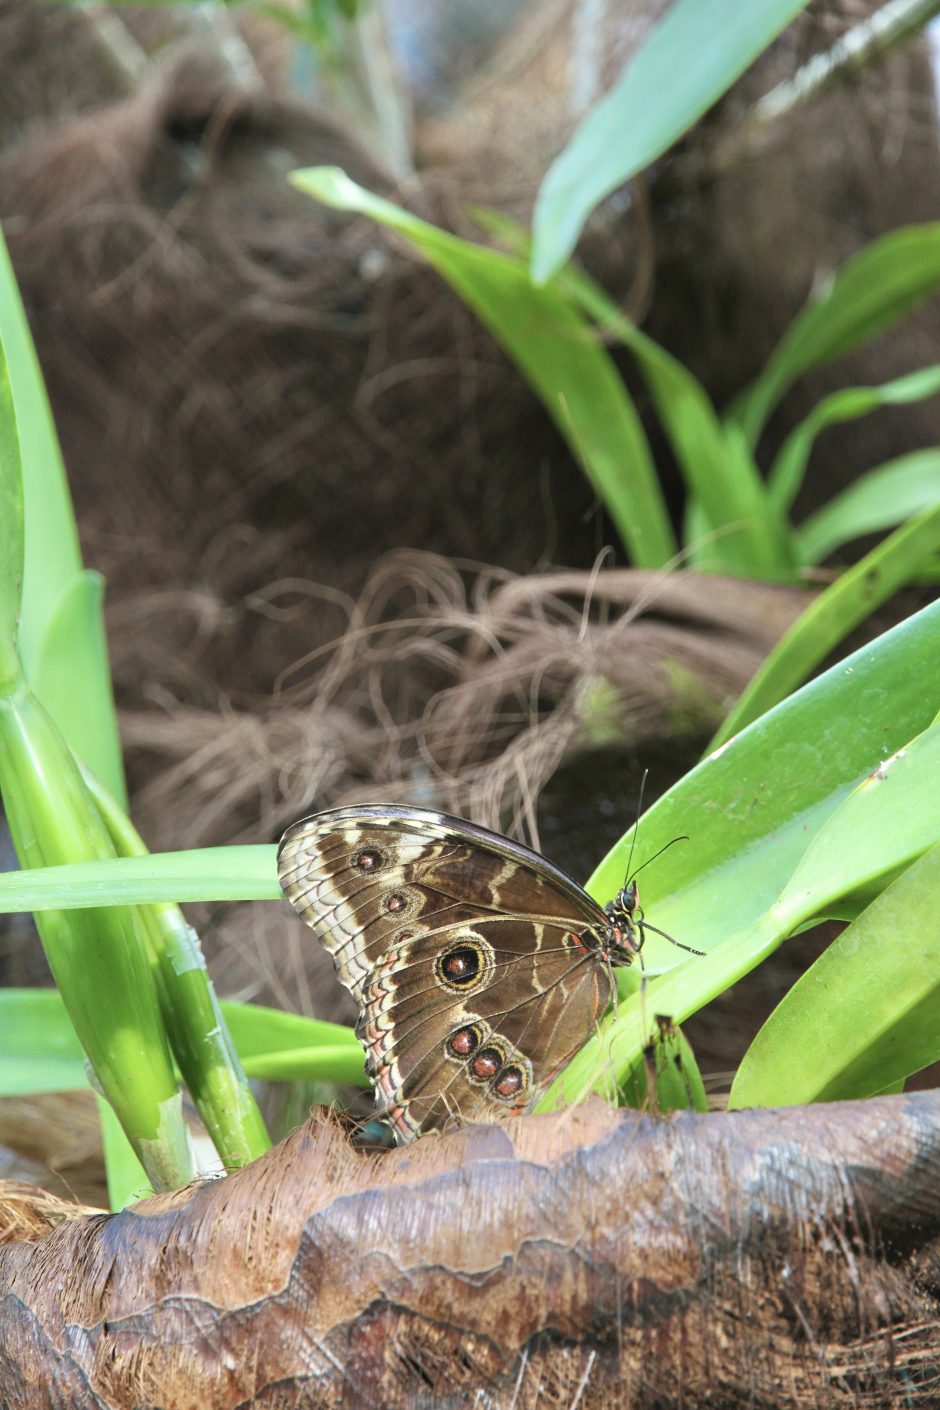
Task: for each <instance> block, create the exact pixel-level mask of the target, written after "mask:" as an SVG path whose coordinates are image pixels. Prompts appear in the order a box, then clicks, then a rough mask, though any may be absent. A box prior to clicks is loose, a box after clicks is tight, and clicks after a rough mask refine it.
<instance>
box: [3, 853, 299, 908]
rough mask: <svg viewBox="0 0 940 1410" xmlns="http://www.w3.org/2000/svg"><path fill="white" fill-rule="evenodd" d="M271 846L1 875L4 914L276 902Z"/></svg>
mask: <svg viewBox="0 0 940 1410" xmlns="http://www.w3.org/2000/svg"><path fill="white" fill-rule="evenodd" d="M282 897H283V892H282V891H281V888H280V886H279V885H278V880H277V848H276V847H275V846H274V845H273V844H260V843H259V844H252V845H248V846H244V845H243V846H237V847H205V848H203V849H202V850H201V851H193V852H152V853H148V855H147V856H146V857H115V858H113V859H111V860H109V861H104V862H77V863H73V864H68V865H64V866H57V867H42V868H33V869H26V870H23V871H18V872H3V873H2V874H0V915H2V914H4V913H5V912H10V911H43V910H49V909H55V910H61V911H64V910H74V909H76V908H81V907H84V906H109V905H110V906H115V905H140V904H144V903H149V902H152V901H179V902H184V901H275V900H281V899H282Z"/></svg>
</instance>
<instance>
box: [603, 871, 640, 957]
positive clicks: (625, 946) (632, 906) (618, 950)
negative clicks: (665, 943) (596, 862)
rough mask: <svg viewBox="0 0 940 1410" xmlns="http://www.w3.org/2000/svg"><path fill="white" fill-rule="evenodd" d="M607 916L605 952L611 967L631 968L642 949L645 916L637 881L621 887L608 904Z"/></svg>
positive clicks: (605, 912)
mask: <svg viewBox="0 0 940 1410" xmlns="http://www.w3.org/2000/svg"><path fill="white" fill-rule="evenodd" d="M604 914H605V915H606V916H607V919H608V921H609V925H608V928H607V935H606V937H605V944H604V948H605V950H606V951H607V954H608V955H609V957H610V962H611V964H615V965H626V964H630V963H631V962H632V961H633V958H634V956H635V955H638V954H639V953H640V949H641V948H642V945H643V912H642V911H641V910H640V893H639V891H638V889H637V884H636V882H635V881H631V882H629V883H628V884H627V885H626V886H621V888H620V890H619V891H618V892H617V894H616V896H615V897H614V899H613V900H612V901H608V902H607V905H606V906H605V907H604Z"/></svg>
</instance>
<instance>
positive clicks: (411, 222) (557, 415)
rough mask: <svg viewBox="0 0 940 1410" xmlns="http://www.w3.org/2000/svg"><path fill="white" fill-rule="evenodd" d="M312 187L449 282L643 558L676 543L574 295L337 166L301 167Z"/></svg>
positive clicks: (623, 397)
mask: <svg viewBox="0 0 940 1410" xmlns="http://www.w3.org/2000/svg"><path fill="white" fill-rule="evenodd" d="M291 180H292V181H293V183H294V184H295V185H296V186H297V187H298V188H299V189H300V190H301V191H305V192H306V193H307V194H308V195H310V196H313V197H315V198H316V199H317V200H319V201H322V202H323V203H324V204H325V205H329V206H333V207H335V208H336V209H338V210H349V211H359V212H360V213H361V214H363V215H367V216H369V217H370V218H371V219H372V220H375V221H377V222H378V223H379V224H381V225H385V226H388V228H389V229H391V230H397V231H398V232H399V233H400V234H402V235H404V236H405V238H406V239H408V240H409V241H410V242H411V243H412V244H413V245H414V246H415V247H416V248H417V249H418V250H419V251H420V252H421V254H422V255H423V256H424V258H425V259H427V261H428V262H429V263H430V264H431V265H433V267H434V268H435V269H436V270H437V271H438V273H439V274H440V275H441V276H442V277H443V278H444V279H446V280H447V281H448V283H450V284H451V285H452V286H453V288H454V289H456V291H457V293H458V294H459V295H460V296H461V298H462V299H464V301H465V302H466V303H467V304H468V306H469V307H470V308H472V309H473V311H474V313H476V315H477V317H478V318H479V319H480V320H481V322H482V323H484V324H485V325H486V327H487V328H488V329H489V330H490V332H491V333H492V334H493V337H494V338H496V339H497V341H498V342H500V343H501V344H502V346H503V347H504V348H505V349H506V351H507V353H508V354H509V356H510V357H511V358H512V359H513V360H514V361H515V363H516V365H517V366H518V367H519V369H520V370H521V371H522V373H523V374H524V375H525V377H526V378H527V379H528V381H529V382H530V383H531V385H532V387H533V388H534V389H535V391H536V392H537V393H538V395H539V396H540V397H541V398H542V400H543V402H544V403H545V407H546V409H547V410H548V412H549V414H550V415H551V417H552V418H553V420H554V421H555V423H556V424H557V426H558V428H559V430H560V431H561V433H562V435H563V436H564V437H565V439H566V440H567V442H568V444H569V446H570V447H571V451H572V454H573V455H574V456H575V458H576V459H577V460H578V461H579V462H580V464H581V465H582V466H583V468H584V471H585V473H586V474H587V476H588V478H589V479H590V481H591V483H592V485H593V486H594V488H595V489H596V491H597V493H598V495H599V496H600V498H601V500H602V501H603V504H604V507H605V509H606V510H607V512H608V514H609V515H610V517H611V519H612V520H613V522H614V524H615V525H616V528H617V531H618V533H619V534H620V536H621V538H622V539H623V542H624V545H625V546H626V548H627V551H628V552H629V554H630V557H631V559H632V560H633V562H634V563H635V564H636V565H637V566H638V567H646V568H657V567H662V566H663V564H665V563H667V562H668V561H669V559H670V558H671V557H672V556H673V555H674V553H675V552H676V541H675V536H674V535H673V532H672V528H671V526H670V523H669V516H668V514H667V511H666V507H665V503H664V501H663V497H662V493H661V491H660V488H659V484H658V482H657V479H656V473H655V469H654V466H653V461H652V457H651V455H650V450H649V446H648V445H647V442H646V437H645V435H644V433H643V428H642V426H641V425H640V420H639V417H638V416H637V413H636V410H635V408H634V406H633V403H632V402H631V401H630V398H629V396H628V394H627V392H626V389H625V387H624V385H623V381H622V379H621V378H620V376H619V374H618V372H617V369H616V367H615V366H614V363H613V361H612V359H611V357H610V355H609V354H608V353H607V351H606V350H605V349H604V348H603V347H602V346H601V344H600V342H599V340H598V339H597V336H596V334H595V333H594V330H593V329H592V328H591V327H590V326H589V325H588V324H587V323H586V322H585V320H584V319H583V318H582V317H581V316H580V314H579V313H578V312H577V310H576V309H575V308H573V307H572V305H571V303H570V302H569V301H568V300H567V299H565V298H564V297H563V296H562V295H561V294H560V293H559V292H558V291H557V290H556V289H552V288H549V289H538V288H536V287H535V286H534V285H533V284H532V282H531V280H530V278H529V273H528V270H527V268H526V266H525V265H524V264H523V262H522V261H521V260H519V259H516V258H515V257H513V256H511V255H507V254H502V253H500V252H499V251H497V250H491V249H487V248H486V247H485V246H483V245H476V244H473V243H472V242H471V241H468V240H461V239H459V238H458V237H457V236H456V235H451V234H449V233H448V232H447V231H445V230H439V229H438V228H437V227H436V226H434V225H430V224H428V222H427V221H424V220H419V219H418V217H417V216H414V215H411V214H410V213H409V212H408V211H405V210H403V209H402V208H401V207H400V206H396V205H393V204H392V203H391V202H390V201H386V200H383V199H382V198H381V197H379V196H375V195H373V194H372V193H371V192H369V191H366V190H364V189H363V188H362V187H361V186H357V185H356V183H355V182H354V181H352V180H351V179H350V178H349V177H348V176H347V175H346V173H345V172H343V171H340V170H339V168H337V167H313V168H311V169H310V170H308V171H297V172H294V173H293V175H292V177H291Z"/></svg>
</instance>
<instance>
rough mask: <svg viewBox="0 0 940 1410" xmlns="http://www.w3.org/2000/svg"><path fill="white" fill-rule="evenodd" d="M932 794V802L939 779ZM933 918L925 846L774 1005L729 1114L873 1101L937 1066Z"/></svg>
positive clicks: (933, 856)
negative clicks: (801, 1104) (858, 1099)
mask: <svg viewBox="0 0 940 1410" xmlns="http://www.w3.org/2000/svg"><path fill="white" fill-rule="evenodd" d="M889 777H890V775H889ZM932 786H933V792H934V796H935V797H936V796H937V794H938V792H940V775H937V774H936V773H935V775H934V778H933V781H932ZM912 806H915V803H914V800H912ZM938 913H940V846H934V847H932V848H931V849H930V851H929V852H927V853H925V854H924V856H922V857H921V858H920V859H919V860H918V861H916V862H914V864H913V865H912V866H910V867H909V868H908V869H907V870H906V871H905V872H903V873H902V875H901V876H899V877H898V879H897V880H896V881H895V882H894V883H893V884H892V885H891V886H889V887H888V888H887V889H886V890H885V891H883V892H882V893H881V895H880V896H878V897H877V899H876V900H874V901H873V902H872V904H871V905H870V906H869V907H868V908H867V909H866V910H865V911H863V912H862V914H861V915H860V916H859V917H858V919H857V920H855V921H853V922H852V924H851V925H850V926H849V927H848V928H847V929H846V930H844V931H843V932H842V934H841V935H840V936H839V938H838V939H837V940H835V941H834V942H833V943H832V944H831V945H830V946H829V948H828V949H827V950H826V951H825V953H824V954H823V955H821V956H820V958H819V959H818V960H817V961H816V962H815V964H813V965H812V966H811V967H810V968H809V969H808V970H807V972H806V973H805V974H804V975H803V976H802V977H801V978H800V979H799V980H798V981H797V983H796V984H794V986H793V988H792V989H791V990H790V992H789V993H788V994H787V995H786V996H785V998H784V999H783V1000H782V1001H781V1003H779V1004H778V1005H777V1007H776V1009H775V1010H774V1012H773V1013H772V1014H771V1015H770V1018H769V1019H768V1020H767V1022H766V1023H765V1024H764V1026H763V1028H761V1030H760V1032H759V1033H758V1035H757V1037H756V1038H755V1039H754V1041H753V1043H752V1044H751V1046H750V1048H749V1049H748V1051H747V1053H746V1054H745V1056H744V1059H743V1061H742V1063H741V1066H740V1068H739V1070H738V1073H737V1075H736V1077H735V1080H734V1085H733V1087H732V1089H731V1098H730V1104H731V1105H732V1106H735V1107H741V1106H783V1105H789V1104H792V1103H797V1102H812V1101H835V1100H838V1099H840V1098H848V1097H870V1096H875V1095H876V1094H877V1093H879V1092H884V1091H887V1090H888V1089H889V1088H891V1087H894V1086H896V1084H897V1083H898V1082H900V1081H903V1079H904V1078H906V1077H909V1076H910V1075H911V1074H912V1073H914V1072H919V1071H920V1070H921V1069H922V1068H924V1067H927V1066H929V1065H930V1063H932V1062H935V1061H936V1060H937V1059H938V1058H940V927H938V925H937V915H938Z"/></svg>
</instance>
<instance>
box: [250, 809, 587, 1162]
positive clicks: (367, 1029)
mask: <svg viewBox="0 0 940 1410" xmlns="http://www.w3.org/2000/svg"><path fill="white" fill-rule="evenodd" d="M278 873H279V876H280V879H281V885H282V886H283V888H284V891H285V894H286V895H287V897H288V899H289V900H290V901H291V902H292V904H293V905H294V906H295V907H296V908H297V910H298V911H299V912H300V914H301V915H302V916H303V917H304V919H305V920H307V922H308V924H310V925H311V926H312V927H313V929H314V930H315V931H316V932H317V934H318V935H319V936H320V938H321V939H322V941H323V943H324V944H325V945H326V947H327V949H328V950H330V952H331V954H332V955H333V958H334V961H335V963H336V968H337V972H338V974H339V977H340V979H341V980H342V982H343V983H344V984H345V985H346V987H347V988H348V989H349V990H350V992H351V993H352V994H353V995H354V997H355V998H356V1000H357V1002H358V1004H359V1009H360V1018H359V1024H358V1027H357V1032H358V1034H359V1037H360V1039H361V1041H362V1042H363V1045H364V1047H365V1049H366V1054H367V1065H368V1070H369V1073H370V1076H371V1077H372V1080H373V1082H374V1084H375V1089H376V1100H377V1102H378V1103H379V1106H380V1108H381V1109H382V1110H383V1111H385V1112H386V1113H387V1114H388V1115H389V1117H390V1119H391V1121H392V1123H393V1126H394V1128H395V1131H396V1134H397V1136H398V1138H399V1139H400V1140H408V1139H411V1138H412V1137H413V1136H415V1135H417V1134H418V1133H419V1132H420V1131H423V1130H427V1129H430V1128H431V1127H433V1126H440V1125H442V1124H443V1123H444V1122H445V1121H446V1120H447V1119H448V1117H450V1116H452V1115H459V1116H461V1117H462V1118H464V1119H471V1120H472V1119H493V1118H494V1117H498V1116H500V1115H505V1114H506V1113H508V1112H512V1111H520V1110H525V1109H526V1108H527V1107H529V1106H531V1104H532V1103H533V1102H534V1100H535V1098H536V1096H537V1095H538V1093H539V1091H540V1090H541V1089H542V1088H543V1087H544V1086H545V1084H546V1083H547V1082H548V1080H549V1079H550V1077H551V1076H552V1075H553V1073H554V1072H555V1071H556V1070H557V1069H558V1068H559V1067H560V1066H561V1065H562V1064H563V1063H564V1062H565V1061H566V1060H567V1059H568V1057H569V1056H571V1054H572V1053H573V1052H575V1051H576V1050H577V1049H578V1048H579V1047H580V1046H581V1044H582V1043H583V1042H584V1041H585V1040H586V1038H587V1037H588V1036H589V1035H590V1033H591V1031H592V1028H593V1025H594V1022H595V1020H596V1019H597V1017H598V1016H599V1015H600V1013H602V1012H603V1009H604V1008H605V1007H606V1005H607V1003H608V1002H609V1000H610V997H611V991H610V980H609V978H608V970H607V967H606V965H605V964H604V962H603V960H602V959H601V957H600V955H599V954H598V953H597V951H596V950H595V949H594V948H585V946H584V945H583V944H581V943H579V940H578V938H577V937H578V935H579V934H580V933H581V932H582V931H585V930H589V929H591V928H592V927H599V926H600V927H602V926H603V925H604V924H605V917H604V913H603V911H602V910H601V909H600V907H599V906H597V905H596V903H595V902H594V901H592V900H591V899H590V897H589V896H587V895H586V893H585V892H583V891H582V890H581V889H580V888H579V887H577V886H576V885H575V884H574V883H573V882H572V881H570V880H569V879H568V878H567V877H566V876H565V875H564V874H563V873H562V872H559V871H557V869H556V868H554V867H552V866H551V865H550V863H548V862H546V861H545V860H544V859H543V858H541V857H539V856H538V855H537V854H536V853H534V852H530V851H529V849H528V848H525V847H522V846H520V845H519V844H516V843H512V842H510V841H508V840H507V839H505V838H501V837H499V836H498V835H497V834H495V833H489V832H487V831H486V830H485V829H482V828H476V827H473V826H472V825H470V824H465V823H461V822H459V821H457V820H455V819H451V818H447V817H445V816H443V815H441V814H438V813H432V812H427V811H425V810H423V809H408V808H402V809H391V808H389V809H382V808H344V809H333V810H331V811H330V812H326V813H321V814H318V815H316V816H315V817H312V818H308V819H305V820H303V821H302V822H300V823H297V824H295V825H294V826H293V827H292V828H290V829H289V830H288V832H287V833H286V834H285V836H284V839H283V841H282V843H281V847H280V850H279V853H278ZM589 944H590V941H589Z"/></svg>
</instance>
